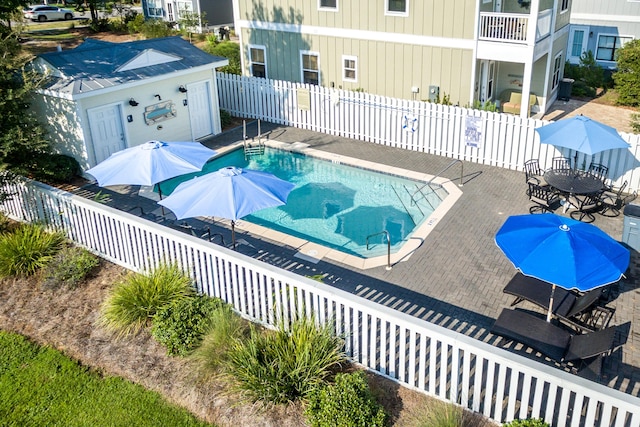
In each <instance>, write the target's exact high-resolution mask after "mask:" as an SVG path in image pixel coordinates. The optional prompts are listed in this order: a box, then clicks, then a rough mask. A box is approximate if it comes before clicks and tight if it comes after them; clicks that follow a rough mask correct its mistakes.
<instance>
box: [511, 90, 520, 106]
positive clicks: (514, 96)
mask: <svg viewBox="0 0 640 427" xmlns="http://www.w3.org/2000/svg"><path fill="white" fill-rule="evenodd" d="M509 103H510V104H521V103H522V94H521V93H520V92H511V96H510V97H509Z"/></svg>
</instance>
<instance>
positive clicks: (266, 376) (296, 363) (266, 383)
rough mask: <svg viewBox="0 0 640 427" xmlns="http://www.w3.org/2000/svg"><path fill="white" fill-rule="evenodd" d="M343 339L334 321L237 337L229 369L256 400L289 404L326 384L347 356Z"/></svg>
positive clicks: (303, 321)
mask: <svg viewBox="0 0 640 427" xmlns="http://www.w3.org/2000/svg"><path fill="white" fill-rule="evenodd" d="M342 345H343V344H342V340H341V339H340V338H338V337H336V336H335V335H333V332H332V328H331V325H329V324H327V325H325V326H317V325H316V324H315V322H314V321H313V319H306V318H303V319H297V320H295V321H294V322H293V323H292V324H291V326H290V329H289V330H288V331H287V330H286V329H285V327H284V325H283V324H281V325H280V327H279V328H278V330H277V331H274V332H267V333H259V332H258V331H255V330H253V331H252V333H251V337H250V339H248V340H246V341H236V342H235V343H234V345H233V347H232V349H231V350H230V352H229V365H228V370H229V373H230V374H231V376H232V377H234V378H235V379H236V381H237V385H238V388H239V389H240V390H241V391H243V392H244V393H245V395H246V396H247V397H248V398H249V399H250V400H252V401H254V402H257V401H262V402H263V403H276V404H279V403H288V402H293V401H295V400H298V399H300V398H304V397H306V396H307V395H309V393H311V392H312V391H313V390H315V389H317V388H318V387H319V386H321V385H322V384H324V383H325V381H326V380H327V379H329V377H330V376H331V375H332V373H333V369H335V368H336V367H338V366H339V364H340V363H341V362H342V360H343V359H344V355H343V353H342V351H341V349H342Z"/></svg>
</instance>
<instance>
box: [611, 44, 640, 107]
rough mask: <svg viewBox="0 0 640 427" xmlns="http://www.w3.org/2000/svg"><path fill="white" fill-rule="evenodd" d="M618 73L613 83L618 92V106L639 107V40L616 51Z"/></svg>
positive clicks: (615, 74) (614, 75) (614, 76)
mask: <svg viewBox="0 0 640 427" xmlns="http://www.w3.org/2000/svg"><path fill="white" fill-rule="evenodd" d="M616 61H617V65H618V71H616V72H615V73H614V74H613V81H614V82H615V85H616V90H617V91H618V101H617V102H618V104H621V105H629V106H634V107H637V106H640V40H637V39H636V40H630V41H628V42H627V43H625V45H624V46H623V47H622V48H620V50H618V56H617V58H616Z"/></svg>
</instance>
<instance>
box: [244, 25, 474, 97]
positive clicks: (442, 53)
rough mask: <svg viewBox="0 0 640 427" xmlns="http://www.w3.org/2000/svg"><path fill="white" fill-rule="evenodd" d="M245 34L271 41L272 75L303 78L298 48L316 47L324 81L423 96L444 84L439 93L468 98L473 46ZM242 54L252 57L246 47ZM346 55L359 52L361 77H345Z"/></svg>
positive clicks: (267, 43)
mask: <svg viewBox="0 0 640 427" xmlns="http://www.w3.org/2000/svg"><path fill="white" fill-rule="evenodd" d="M245 31H246V30H245ZM243 35H244V37H245V40H248V41H247V44H256V45H265V46H267V77H270V78H276V79H280V80H290V81H295V82H300V81H301V72H300V70H301V65H300V51H303V50H304V51H313V52H318V53H319V55H320V69H321V70H320V84H321V85H322V86H330V85H331V83H333V84H334V86H335V87H336V88H339V87H341V88H343V89H349V90H354V89H364V91H365V92H369V93H375V94H384V95H386V96H392V97H398V98H411V96H412V93H411V87H412V86H417V87H419V88H420V93H419V94H418V96H419V99H426V98H427V90H428V87H429V86H430V85H435V86H439V87H440V94H441V96H442V95H443V94H444V93H446V94H448V95H450V97H451V101H452V102H453V103H454V104H455V103H458V102H459V103H460V104H466V103H468V98H469V91H470V86H469V85H470V82H471V68H472V67H471V65H472V51H471V50H467V49H457V48H444V47H433V46H420V45H411V44H400V43H393V42H385V41H367V40H359V39H350V38H340V37H337V38H334V37H326V36H308V35H307V36H302V35H300V34H294V33H275V32H271V31H262V30H254V31H246V32H245V33H244V34H243ZM272 46H277V47H276V48H275V49H274V48H272ZM244 55H245V60H246V61H248V49H247V50H246V51H245V52H244ZM342 55H350V56H356V57H357V58H358V59H357V73H358V81H357V82H349V81H343V79H342Z"/></svg>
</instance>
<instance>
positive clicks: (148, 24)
mask: <svg viewBox="0 0 640 427" xmlns="http://www.w3.org/2000/svg"><path fill="white" fill-rule="evenodd" d="M134 21H135V20H134ZM140 33H142V35H143V36H144V37H145V38H146V39H157V38H160V37H168V36H170V35H172V34H174V33H175V31H174V30H173V28H172V24H171V23H169V22H165V21H163V20H161V19H147V20H145V21H144V23H143V24H142V26H140Z"/></svg>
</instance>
